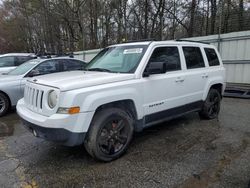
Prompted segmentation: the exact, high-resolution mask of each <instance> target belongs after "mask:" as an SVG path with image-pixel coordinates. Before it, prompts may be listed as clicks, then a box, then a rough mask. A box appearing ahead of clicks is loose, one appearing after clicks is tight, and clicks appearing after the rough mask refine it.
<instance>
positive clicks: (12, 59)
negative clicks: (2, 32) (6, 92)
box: [0, 53, 36, 74]
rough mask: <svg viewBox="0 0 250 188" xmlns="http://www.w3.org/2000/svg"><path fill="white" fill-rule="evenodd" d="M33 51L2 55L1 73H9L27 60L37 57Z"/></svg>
mask: <svg viewBox="0 0 250 188" xmlns="http://www.w3.org/2000/svg"><path fill="white" fill-rule="evenodd" d="M35 58H36V55H34V54H32V53H9V54H3V55H0V74H3V73H7V72H9V71H11V70H13V69H14V68H16V67H17V66H19V65H21V64H23V63H24V62H26V61H29V60H31V59H35Z"/></svg>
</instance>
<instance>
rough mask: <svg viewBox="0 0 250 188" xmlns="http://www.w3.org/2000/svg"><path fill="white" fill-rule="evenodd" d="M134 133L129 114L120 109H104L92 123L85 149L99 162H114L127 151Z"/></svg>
mask: <svg viewBox="0 0 250 188" xmlns="http://www.w3.org/2000/svg"><path fill="white" fill-rule="evenodd" d="M133 131H134V127H133V120H132V119H131V117H130V116H129V114H128V113H127V112H125V111H124V110H122V109H120V108H108V109H103V110H101V111H99V112H97V114H96V115H95V117H94V119H93V121H92V123H91V127H90V130H89V132H88V135H87V138H86V140H85V143H84V144H85V148H86V150H87V151H88V153H89V154H90V155H91V156H93V157H94V158H96V159H97V160H101V161H105V162H107V161H112V160H114V159H117V158H119V157H120V156H121V155H122V154H123V153H124V152H125V151H126V149H127V148H128V145H129V143H130V141H131V139H132V136H133Z"/></svg>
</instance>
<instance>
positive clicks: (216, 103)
mask: <svg viewBox="0 0 250 188" xmlns="http://www.w3.org/2000/svg"><path fill="white" fill-rule="evenodd" d="M220 103H221V95H220V93H219V91H218V90H217V89H213V88H212V89H210V91H209V92H208V95H207V98H206V100H205V102H204V104H203V107H202V110H201V111H200V113H199V115H200V117H201V118H204V119H215V118H217V117H218V114H219V112H220Z"/></svg>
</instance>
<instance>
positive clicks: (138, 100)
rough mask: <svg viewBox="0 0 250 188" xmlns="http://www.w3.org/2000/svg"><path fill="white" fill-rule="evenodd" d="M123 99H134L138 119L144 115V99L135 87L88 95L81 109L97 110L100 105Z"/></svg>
mask: <svg viewBox="0 0 250 188" xmlns="http://www.w3.org/2000/svg"><path fill="white" fill-rule="evenodd" d="M121 100H132V101H133V102H134V105H135V108H136V112H137V116H138V119H141V118H142V117H143V108H142V100H143V98H142V97H141V96H140V95H139V93H138V91H137V90H136V89H135V88H124V89H123V88H119V89H113V90H107V91H98V92H96V93H92V94H89V95H87V96H86V98H85V99H84V101H83V103H82V105H81V111H83V112H89V111H95V110H96V109H97V108H98V107H99V106H101V105H104V104H108V103H111V102H116V101H121Z"/></svg>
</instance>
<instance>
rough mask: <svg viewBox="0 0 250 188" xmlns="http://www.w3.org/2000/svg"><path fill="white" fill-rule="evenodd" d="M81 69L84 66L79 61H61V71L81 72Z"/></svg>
mask: <svg viewBox="0 0 250 188" xmlns="http://www.w3.org/2000/svg"><path fill="white" fill-rule="evenodd" d="M83 68H84V64H83V63H82V62H81V61H77V60H71V59H69V60H64V61H63V71H72V70H83Z"/></svg>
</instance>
